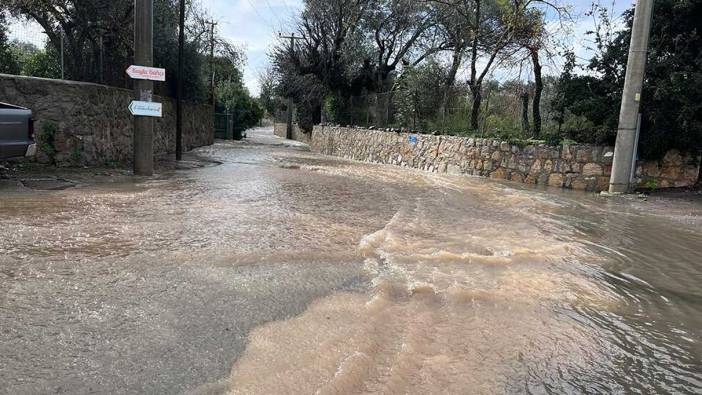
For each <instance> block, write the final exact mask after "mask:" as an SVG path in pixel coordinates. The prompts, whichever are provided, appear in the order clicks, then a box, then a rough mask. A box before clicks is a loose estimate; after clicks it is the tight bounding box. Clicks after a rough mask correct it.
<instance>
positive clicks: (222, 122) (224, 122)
mask: <svg viewBox="0 0 702 395" xmlns="http://www.w3.org/2000/svg"><path fill="white" fill-rule="evenodd" d="M214 137H215V138H216V139H226V140H231V139H232V138H234V115H232V114H226V113H225V114H214Z"/></svg>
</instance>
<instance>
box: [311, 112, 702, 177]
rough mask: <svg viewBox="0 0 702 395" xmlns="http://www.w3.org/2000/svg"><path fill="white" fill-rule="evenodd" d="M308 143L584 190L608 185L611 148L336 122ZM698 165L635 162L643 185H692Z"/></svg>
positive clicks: (325, 149) (675, 157)
mask: <svg viewBox="0 0 702 395" xmlns="http://www.w3.org/2000/svg"><path fill="white" fill-rule="evenodd" d="M310 145H311V148H312V150H314V151H316V152H320V153H323V154H327V155H333V156H339V157H344V158H347V159H354V160H361V161H366V162H372V163H385V164H394V165H398V166H405V167H412V168H416V169H422V170H425V171H429V172H436V173H450V174H467V175H473V176H482V177H490V178H494V179H501V180H511V181H516V182H521V183H526V184H539V185H549V186H554V187H561V188H570V189H578V190H586V191H604V190H607V189H608V186H609V176H610V173H611V170H612V159H613V152H614V149H613V147H606V146H594V145H583V144H579V145H562V146H548V145H544V144H538V145H527V146H518V145H515V144H510V143H508V142H506V141H500V140H494V139H484V138H466V137H455V136H433V135H423V134H410V133H395V132H386V131H380V130H368V129H361V128H348V127H335V126H315V128H314V130H313V131H312V135H311V138H310ZM699 169H700V157H699V156H698V157H693V156H691V155H681V154H680V153H679V152H677V151H670V152H668V153H667V154H666V155H665V157H664V158H663V159H662V160H660V161H652V162H639V163H638V165H637V168H636V177H637V182H638V183H639V185H640V186H644V187H656V188H667V187H685V186H691V185H694V184H695V182H696V181H697V177H698V175H699Z"/></svg>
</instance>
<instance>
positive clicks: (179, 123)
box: [176, 0, 185, 160]
mask: <svg viewBox="0 0 702 395" xmlns="http://www.w3.org/2000/svg"><path fill="white" fill-rule="evenodd" d="M178 23H179V25H178V91H177V96H178V101H177V103H176V160H181V159H183V78H184V68H185V67H184V60H183V57H184V53H183V51H184V47H185V0H180V20H179V22H178Z"/></svg>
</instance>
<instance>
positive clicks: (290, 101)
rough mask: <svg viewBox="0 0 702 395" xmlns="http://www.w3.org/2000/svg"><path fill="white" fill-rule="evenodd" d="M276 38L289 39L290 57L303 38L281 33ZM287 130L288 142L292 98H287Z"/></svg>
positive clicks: (291, 122) (291, 124)
mask: <svg viewBox="0 0 702 395" xmlns="http://www.w3.org/2000/svg"><path fill="white" fill-rule="evenodd" d="M278 37H280V38H283V39H289V40H290V56H292V55H294V54H295V40H304V37H296V36H295V33H292V34H291V35H289V36H283V34H282V33H278ZM286 121H287V124H288V126H287V130H286V131H285V138H286V139H288V140H290V139H292V137H293V135H292V132H293V99H292V97H288V112H287V119H286Z"/></svg>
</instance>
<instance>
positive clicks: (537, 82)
mask: <svg viewBox="0 0 702 395" xmlns="http://www.w3.org/2000/svg"><path fill="white" fill-rule="evenodd" d="M531 60H532V63H533V64H534V103H533V105H532V112H533V118H534V138H535V139H538V138H539V137H540V136H541V93H542V92H543V91H544V82H543V80H542V79H541V63H540V62H539V51H538V50H537V49H534V50H532V51H531Z"/></svg>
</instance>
